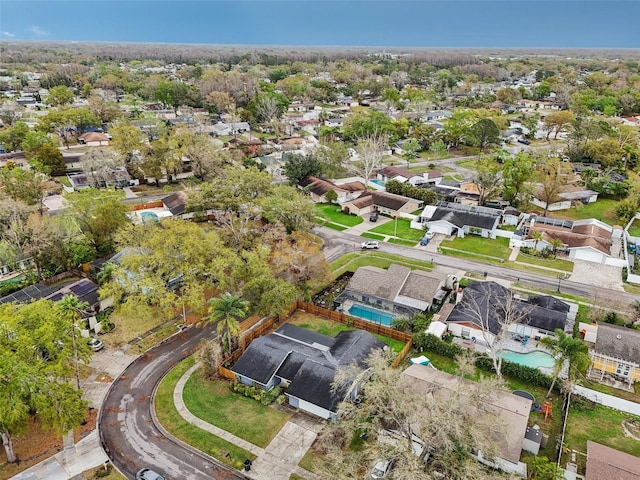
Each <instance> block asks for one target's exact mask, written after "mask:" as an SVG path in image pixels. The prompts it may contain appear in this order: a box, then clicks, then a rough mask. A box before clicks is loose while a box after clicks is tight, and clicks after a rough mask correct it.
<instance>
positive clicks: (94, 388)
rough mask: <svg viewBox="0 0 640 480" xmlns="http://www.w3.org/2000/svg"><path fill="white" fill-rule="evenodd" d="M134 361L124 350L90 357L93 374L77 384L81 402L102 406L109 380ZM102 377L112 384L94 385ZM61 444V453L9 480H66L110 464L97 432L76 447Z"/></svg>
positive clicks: (97, 383) (95, 406)
mask: <svg viewBox="0 0 640 480" xmlns="http://www.w3.org/2000/svg"><path fill="white" fill-rule="evenodd" d="M136 357H137V355H128V354H126V353H125V352H124V351H123V349H119V350H107V349H104V350H102V351H100V352H96V353H95V354H94V355H93V357H92V358H91V363H90V364H89V365H90V366H91V367H92V368H93V369H94V370H95V371H94V373H92V374H91V375H90V376H89V377H88V378H87V379H86V380H82V381H81V382H80V385H81V387H82V390H83V392H84V398H85V399H86V400H88V401H89V406H90V407H92V408H100V407H101V406H102V401H103V399H104V397H105V396H106V394H107V391H108V390H109V386H110V385H111V382H112V381H113V380H112V379H114V378H116V377H117V376H118V375H120V374H121V373H122V372H123V371H124V369H125V368H127V367H128V366H129V364H130V363H131V362H132V361H133V360H134V359H135V358H136ZM101 374H106V375H108V376H109V377H111V380H109V381H97V380H98V378H99V377H100V375H101ZM64 440H65V441H64V450H63V451H62V452H59V453H57V454H56V455H54V456H53V457H49V458H48V459H46V460H43V461H42V462H40V463H38V464H36V465H34V466H33V467H30V468H28V469H27V470H25V471H23V472H20V473H19V474H17V475H14V476H13V477H11V478H12V480H69V479H70V478H73V477H75V476H76V475H80V474H81V473H82V472H84V471H85V470H90V469H92V468H95V467H97V466H100V465H102V464H104V462H106V461H108V460H109V457H107V454H106V453H105V452H104V450H103V449H102V445H100V439H99V438H98V430H97V429H96V430H93V431H92V432H91V433H90V434H89V435H87V436H86V437H84V438H83V439H82V440H80V441H79V442H78V443H76V444H73V441H69V439H68V438H67V437H65V439H64Z"/></svg>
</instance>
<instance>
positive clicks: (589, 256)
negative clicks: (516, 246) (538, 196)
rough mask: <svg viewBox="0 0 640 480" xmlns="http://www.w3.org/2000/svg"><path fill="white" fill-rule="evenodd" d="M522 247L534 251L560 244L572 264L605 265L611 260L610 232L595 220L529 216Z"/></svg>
mask: <svg viewBox="0 0 640 480" xmlns="http://www.w3.org/2000/svg"><path fill="white" fill-rule="evenodd" d="M523 232H524V235H525V236H524V240H523V242H522V244H521V246H525V247H529V248H534V249H536V250H540V251H542V250H545V249H549V250H552V249H554V247H553V244H552V242H553V240H554V239H556V240H560V241H561V242H562V245H563V246H562V247H560V248H559V250H562V251H566V252H567V253H568V254H569V258H570V259H572V260H586V261H589V262H595V263H602V264H604V263H607V260H608V259H609V258H611V257H612V254H611V247H612V244H613V228H612V227H611V226H609V225H607V224H606V223H603V222H601V221H600V220H596V219H595V218H590V219H585V220H575V221H570V220H561V219H555V218H549V217H541V216H532V217H530V219H529V222H528V223H525V225H524V228H523Z"/></svg>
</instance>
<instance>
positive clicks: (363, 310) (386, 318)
mask: <svg viewBox="0 0 640 480" xmlns="http://www.w3.org/2000/svg"><path fill="white" fill-rule="evenodd" d="M349 314H350V315H353V316H354V317H359V318H362V319H364V320H368V321H370V322H373V323H380V324H382V325H387V326H390V325H391V321H392V320H393V319H394V318H395V316H394V315H393V314H391V313H389V312H385V311H383V310H378V309H376V308H371V307H367V306H365V305H358V304H355V305H352V306H351V308H349Z"/></svg>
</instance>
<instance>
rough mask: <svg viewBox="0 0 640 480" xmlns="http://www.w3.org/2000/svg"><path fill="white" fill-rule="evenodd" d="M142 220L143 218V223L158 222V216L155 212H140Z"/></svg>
mask: <svg viewBox="0 0 640 480" xmlns="http://www.w3.org/2000/svg"><path fill="white" fill-rule="evenodd" d="M140 218H142V221H143V222H148V221H154V222H157V221H158V215H156V213H155V212H140Z"/></svg>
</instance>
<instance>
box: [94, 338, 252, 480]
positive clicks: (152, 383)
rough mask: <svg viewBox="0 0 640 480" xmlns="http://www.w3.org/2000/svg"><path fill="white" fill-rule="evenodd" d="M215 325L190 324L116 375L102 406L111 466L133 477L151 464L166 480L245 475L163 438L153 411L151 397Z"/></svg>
mask: <svg viewBox="0 0 640 480" xmlns="http://www.w3.org/2000/svg"><path fill="white" fill-rule="evenodd" d="M213 335H214V334H213V326H207V327H205V328H197V327H191V328H188V329H187V330H185V331H183V332H181V333H179V334H176V335H174V336H173V337H171V338H169V339H168V340H167V341H165V342H164V343H162V344H160V345H158V346H156V347H154V348H153V349H151V350H149V351H148V352H146V353H145V354H144V355H142V356H140V357H139V358H137V359H136V360H135V361H134V362H133V363H132V364H131V365H130V366H129V367H127V369H126V370H125V371H124V372H123V373H122V375H121V376H120V377H119V378H117V379H116V380H115V381H114V382H113V384H112V386H111V388H110V389H109V392H108V393H107V396H106V398H105V400H104V403H103V405H102V409H101V411H100V418H99V421H98V425H99V427H98V428H99V432H100V440H101V442H102V446H103V447H104V449H105V451H106V452H107V455H108V456H109V458H110V459H111V461H112V462H113V464H114V465H115V466H116V467H117V468H118V469H119V470H120V471H121V472H122V473H124V474H125V475H126V476H127V477H128V478H129V479H135V474H136V472H137V471H138V470H139V469H141V468H143V467H150V468H152V469H153V470H155V471H157V472H158V473H160V474H161V475H163V476H164V477H165V479H166V480H201V479H202V480H204V479H221V480H222V479H224V480H228V479H234V480H236V479H245V478H246V477H245V476H244V475H242V474H241V473H240V472H237V471H236V470H232V469H229V468H228V467H226V466H223V465H221V464H218V463H216V462H215V461H214V460H212V459H211V458H209V457H207V456H205V455H203V454H201V453H199V452H198V451H197V450H196V449H192V448H190V447H188V446H185V445H184V444H182V443H180V442H178V441H175V440H171V439H169V438H167V437H165V436H164V434H163V432H162V431H161V430H160V429H159V427H158V425H156V423H155V421H154V418H153V416H152V413H151V409H152V405H151V397H152V395H153V391H154V389H155V387H156V385H157V384H158V383H159V382H160V380H161V379H162V377H163V376H164V375H165V374H166V373H167V372H168V371H169V370H170V369H171V368H172V367H173V366H175V365H176V364H177V363H178V362H180V361H181V360H182V359H184V358H185V357H187V356H188V355H189V354H191V353H193V351H194V349H195V348H196V347H197V346H198V344H199V343H200V341H201V340H202V339H203V338H206V337H209V338H211V337H213Z"/></svg>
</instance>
